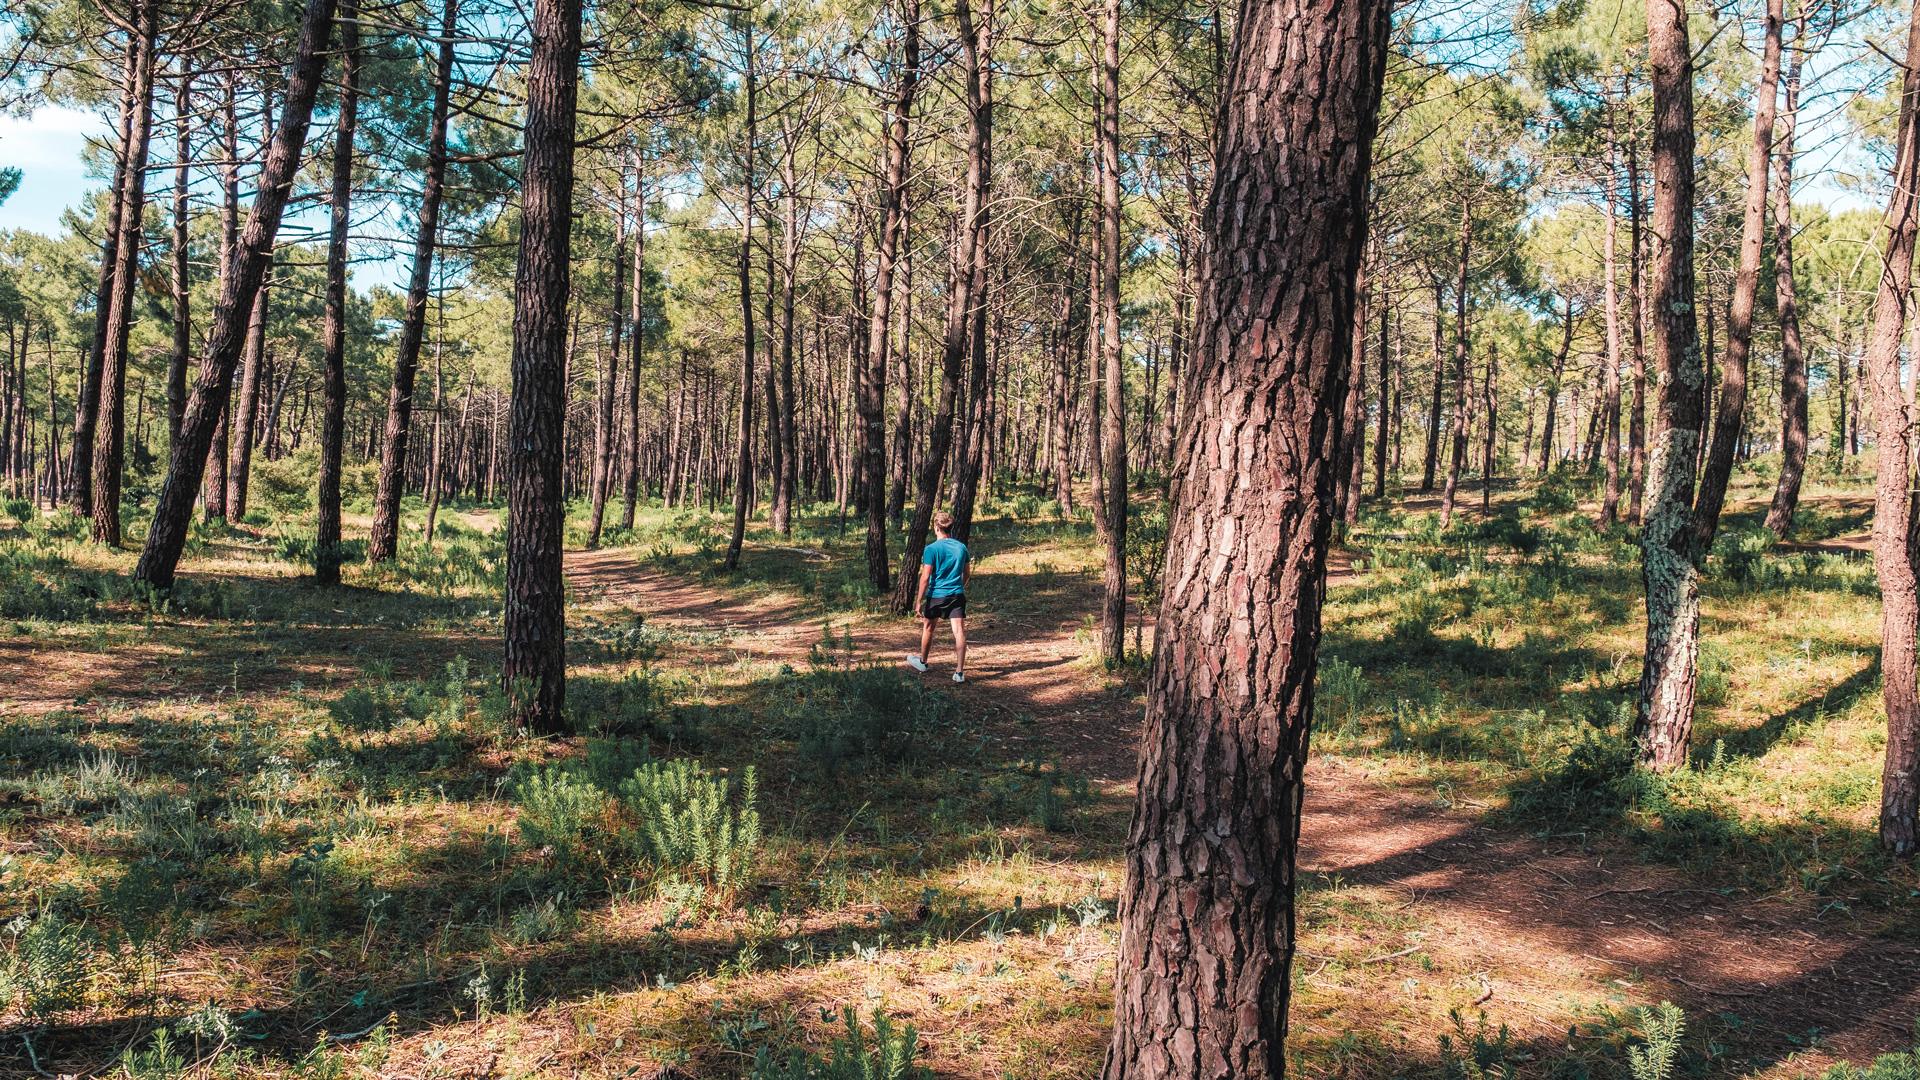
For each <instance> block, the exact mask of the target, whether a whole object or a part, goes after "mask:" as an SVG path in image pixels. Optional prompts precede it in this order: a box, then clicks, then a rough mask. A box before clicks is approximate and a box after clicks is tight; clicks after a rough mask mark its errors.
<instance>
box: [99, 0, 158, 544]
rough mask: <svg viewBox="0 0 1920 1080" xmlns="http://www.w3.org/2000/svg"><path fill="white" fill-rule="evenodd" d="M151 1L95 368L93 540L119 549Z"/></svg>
mask: <svg viewBox="0 0 1920 1080" xmlns="http://www.w3.org/2000/svg"><path fill="white" fill-rule="evenodd" d="M156 8H157V4H156V2H155V0H142V2H141V3H139V4H138V5H137V7H136V10H135V13H134V18H135V20H136V24H135V26H134V35H133V37H134V49H135V59H134V73H133V97H134V109H133V117H132V121H131V126H130V127H129V128H128V130H127V142H126V144H125V146H124V151H125V153H126V168H125V170H124V176H123V190H122V191H121V194H120V196H119V197H118V198H116V199H114V200H113V202H114V206H115V209H116V210H117V211H118V214H119V220H118V221H117V222H115V224H114V226H113V228H114V231H115V232H117V233H119V235H120V239H119V242H118V243H116V244H115V245H114V258H115V259H116V260H117V265H116V266H115V267H114V271H113V291H112V295H111V300H110V303H111V305H112V306H111V308H110V310H109V312H108V315H107V337H106V346H107V352H106V357H105V359H104V361H103V362H102V363H101V365H100V388H99V398H98V401H99V407H98V416H97V417H96V420H95V423H96V425H97V426H96V428H95V439H94V447H93V461H92V465H93V477H92V488H93V492H92V501H93V506H92V510H93V529H92V533H93V539H94V541H95V542H96V543H101V544H107V545H110V546H113V547H118V546H119V544H120V472H121V469H122V467H123V466H124V465H125V463H126V449H127V440H126V397H127V338H128V335H129V333H130V332H131V331H132V329H133V321H134V311H133V306H134V303H135V290H134V286H135V285H136V284H138V282H137V280H136V278H137V275H138V273H139V265H140V240H141V237H142V235H143V233H144V230H142V228H141V221H142V218H143V217H144V215H145V213H146V208H147V147H148V146H149V145H150V143H151V139H152V134H153V80H154V65H155V57H154V49H155V45H156V42H155V35H156V34H157V33H158V21H159V12H158V11H157V10H156Z"/></svg>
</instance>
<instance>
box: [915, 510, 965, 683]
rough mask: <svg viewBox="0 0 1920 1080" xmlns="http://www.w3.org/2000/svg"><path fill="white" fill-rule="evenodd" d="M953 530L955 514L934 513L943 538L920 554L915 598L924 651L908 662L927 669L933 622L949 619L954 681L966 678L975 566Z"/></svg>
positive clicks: (917, 668)
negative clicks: (969, 587) (969, 589)
mask: <svg viewBox="0 0 1920 1080" xmlns="http://www.w3.org/2000/svg"><path fill="white" fill-rule="evenodd" d="M952 531H953V515H952V514H949V513H947V512H946V511H944V510H943V511H941V512H940V513H938V514H935V515H934V518H933V532H934V535H935V536H937V537H939V539H937V540H935V541H934V542H933V543H931V544H928V545H927V550H926V553H925V554H923V555H921V556H920V589H919V592H918V594H917V595H916V596H915V598H914V601H913V606H914V607H917V608H919V609H920V651H919V652H917V653H909V654H907V666H908V667H910V668H912V669H913V670H915V671H925V670H927V653H928V652H930V651H931V650H932V649H933V624H934V623H935V622H937V621H938V620H940V619H945V620H947V622H948V624H949V625H951V626H952V627H953V681H954V682H966V681H967V576H968V575H969V574H971V573H972V572H973V567H972V564H971V563H969V562H968V561H967V545H965V544H963V543H961V542H960V541H958V540H955V539H954V538H953V537H951V536H949V535H947V534H948V533H950V532H952Z"/></svg>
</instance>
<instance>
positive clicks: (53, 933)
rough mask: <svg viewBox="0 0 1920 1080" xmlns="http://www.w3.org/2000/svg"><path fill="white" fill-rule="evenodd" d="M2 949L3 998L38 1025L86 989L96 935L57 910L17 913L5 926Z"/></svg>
mask: <svg viewBox="0 0 1920 1080" xmlns="http://www.w3.org/2000/svg"><path fill="white" fill-rule="evenodd" d="M6 935H7V940H6V943H5V945H4V946H3V947H0V948H3V949H4V951H0V1002H5V1003H7V1004H8V1005H10V1006H11V1007H13V1008H16V1009H18V1010H19V1011H20V1013H21V1014H22V1015H24V1016H26V1017H27V1018H28V1020H29V1021H31V1022H33V1023H35V1024H44V1023H46V1022H48V1021H50V1020H52V1019H53V1018H55V1017H57V1016H58V1015H59V1014H61V1013H62V1012H65V1011H66V1010H68V1009H72V1008H75V1007H77V1006H78V1005H79V1004H80V1003H81V1001H82V1000H83V998H84V996H85V993H86V988H87V974H88V972H89V970H91V968H92V966H93V958H94V952H95V947H96V938H95V935H94V934H93V932H92V931H90V930H89V929H87V927H86V926H85V925H83V924H79V923H74V922H71V921H69V920H68V919H67V917H66V916H65V915H63V914H61V913H60V912H59V911H58V910H57V909H54V908H52V907H43V908H42V909H41V911H40V912H39V914H37V915H34V916H27V915H18V916H15V917H14V919H13V920H12V921H11V922H9V923H7V925H6Z"/></svg>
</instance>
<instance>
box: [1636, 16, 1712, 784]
mask: <svg viewBox="0 0 1920 1080" xmlns="http://www.w3.org/2000/svg"><path fill="white" fill-rule="evenodd" d="M1647 29H1648V34H1647V37H1648V47H1647V55H1648V61H1649V65H1650V67H1651V69H1652V73H1653V215H1652V219H1651V221H1650V222H1649V224H1650V225H1651V227H1652V230H1653V235H1654V236H1655V237H1658V238H1659V240H1660V242H1659V243H1658V244H1656V245H1655V250H1654V261H1653V281H1652V286H1653V291H1652V311H1653V316H1654V324H1653V330H1654V332H1653V336H1652V344H1653V362H1654V370H1655V372H1656V374H1657V385H1658V386H1659V387H1660V395H1659V398H1658V400H1657V404H1656V407H1657V409H1658V413H1657V415H1656V422H1655V424H1654V438H1653V440H1652V445H1651V452H1650V453H1649V454H1648V456H1647V466H1648V467H1647V494H1648V499H1647V518H1646V523H1645V524H1644V525H1643V526H1642V527H1641V530H1640V548H1641V571H1642V576H1643V577H1644V579H1645V582H1646V592H1647V650H1646V659H1645V663H1644V666H1643V667H1642V668H1641V675H1640V695H1639V702H1638V709H1637V711H1636V713H1635V717H1634V730H1633V737H1634V743H1635V746H1636V748H1637V751H1638V754H1639V759H1640V762H1641V764H1643V765H1645V766H1647V767H1649V768H1652V769H1658V770H1666V769H1673V768H1677V767H1679V766H1681V765H1684V764H1685V763H1686V760H1687V743H1688V740H1689V739H1690V738H1691V736H1692V732H1693V706H1694V690H1695V682H1696V678H1697V675H1698V661H1699V651H1700V639H1699V634H1700V560H1701V557H1702V550H1701V548H1700V544H1699V541H1700V535H1701V534H1700V531H1699V530H1698V529H1697V528H1696V527H1695V523H1694V513H1693V486H1694V462H1695V460H1696V455H1697V453H1698V447H1699V442H1700V424H1701V419H1702V408H1701V401H1700V387H1701V384H1702V382H1703V381H1704V379H1705V373H1704V372H1703V371H1702V370H1701V366H1700V340H1699V331H1698V327H1697V326H1696V325H1695V323H1694V301H1693V282H1694V275H1693V167H1694V161H1693V59H1692V53H1691V51H1690V47H1689V45H1688V42H1687V12H1686V6H1685V4H1684V2H1683V0H1647Z"/></svg>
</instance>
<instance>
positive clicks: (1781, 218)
mask: <svg viewBox="0 0 1920 1080" xmlns="http://www.w3.org/2000/svg"><path fill="white" fill-rule="evenodd" d="M1806 30H1807V16H1806V13H1805V11H1804V10H1803V11H1802V12H1801V14H1800V21H1799V30H1798V32H1797V33H1796V34H1795V35H1794V44H1795V46H1796V48H1795V49H1794V53H1793V60H1792V62H1791V63H1789V64H1788V65H1787V76H1786V94H1785V96H1786V107H1785V109H1784V110H1783V111H1782V112H1781V114H1780V118H1779V126H1780V139H1779V143H1780V145H1779V149H1778V150H1776V151H1775V153H1774V160H1775V163H1776V166H1777V168H1778V170H1779V171H1778V175H1777V176H1776V177H1775V181H1774V187H1773V296H1774V310H1775V311H1776V312H1778V314H1779V316H1780V481H1779V483H1778V484H1776V485H1775V486H1774V489H1773V502H1772V504H1771V505H1769V506H1768V507H1767V528H1768V529H1769V530H1770V531H1772V533H1773V535H1775V536H1785V535H1787V532H1788V530H1790V529H1792V528H1793V512H1794V509H1795V508H1796V507H1798V506H1799V505H1800V478H1801V476H1802V475H1804V474H1805V473H1806V471H1807V354H1806V350H1805V347H1804V345H1803V343H1802V342H1801V339H1800V307H1799V303H1798V300H1797V298H1796V297H1795V295H1794V285H1793V133H1794V127H1795V124H1796V121H1797V120H1798V119H1799V114H1800V64H1801V62H1802V61H1803V60H1805V59H1806V53H1805V52H1804V51H1803V50H1804V47H1805V38H1806Z"/></svg>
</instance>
